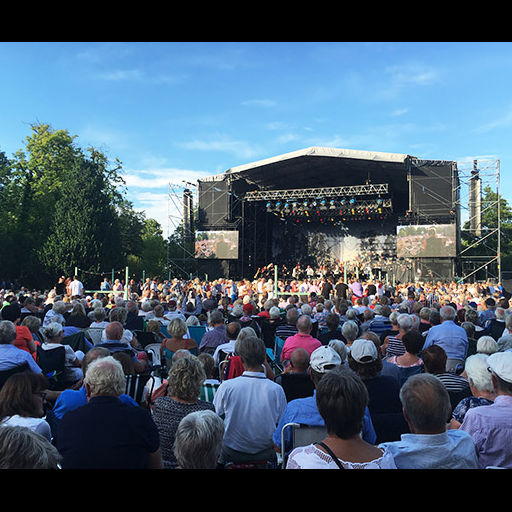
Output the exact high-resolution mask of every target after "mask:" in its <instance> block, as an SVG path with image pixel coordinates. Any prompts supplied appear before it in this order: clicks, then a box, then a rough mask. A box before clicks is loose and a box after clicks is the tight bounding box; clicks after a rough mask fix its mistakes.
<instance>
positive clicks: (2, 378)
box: [0, 362, 30, 389]
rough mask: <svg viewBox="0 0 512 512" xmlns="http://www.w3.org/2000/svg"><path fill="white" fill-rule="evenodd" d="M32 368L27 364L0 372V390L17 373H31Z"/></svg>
mask: <svg viewBox="0 0 512 512" xmlns="http://www.w3.org/2000/svg"><path fill="white" fill-rule="evenodd" d="M29 370H30V367H29V365H28V363H27V362H25V363H23V364H20V365H18V366H14V367H13V368H9V369H8V370H2V371H0V389H2V387H3V385H4V384H5V383H6V381H7V379H8V378H9V377H10V376H11V375H14V374H15V373H21V372H26V371H29Z"/></svg>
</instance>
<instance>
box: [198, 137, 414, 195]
mask: <svg viewBox="0 0 512 512" xmlns="http://www.w3.org/2000/svg"><path fill="white" fill-rule="evenodd" d="M410 159H413V160H414V159H415V157H411V156H409V155H406V154H401V153H383V152H374V151H358V150H352V149H337V148H328V147H317V146H313V147H309V148H305V149H301V150H298V151H293V152H290V153H284V154H282V155H278V156H275V157H272V158H267V159H264V160H259V161H256V162H252V163H249V164H245V165H240V166H237V167H232V168H231V169H228V170H227V171H225V172H224V173H222V174H218V175H215V176H212V177H210V178H207V179H206V180H205V181H210V180H222V179H225V178H227V177H230V178H231V179H232V180H233V181H235V182H238V181H239V180H241V181H242V182H245V183H246V184H247V185H249V187H248V188H251V189H261V190H284V189H293V188H306V187H326V186H343V185H357V184H362V183H365V182H366V180H367V179H370V180H371V182H372V183H389V184H392V188H394V189H395V190H397V191H406V190H407V161H408V160H410ZM244 188H245V187H244Z"/></svg>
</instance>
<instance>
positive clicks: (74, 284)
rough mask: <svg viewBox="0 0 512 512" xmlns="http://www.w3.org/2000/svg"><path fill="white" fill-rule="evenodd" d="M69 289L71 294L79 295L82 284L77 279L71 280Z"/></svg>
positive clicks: (82, 289) (81, 292) (81, 291)
mask: <svg viewBox="0 0 512 512" xmlns="http://www.w3.org/2000/svg"><path fill="white" fill-rule="evenodd" d="M69 290H70V291H71V295H79V296H80V297H81V296H82V295H83V292H84V285H83V284H82V283H81V282H80V281H79V280H78V279H75V280H74V281H71V283H70V285H69Z"/></svg>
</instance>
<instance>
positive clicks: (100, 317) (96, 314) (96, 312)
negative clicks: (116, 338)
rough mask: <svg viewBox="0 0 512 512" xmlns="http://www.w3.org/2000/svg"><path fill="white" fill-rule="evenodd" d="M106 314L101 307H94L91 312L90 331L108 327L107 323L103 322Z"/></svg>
mask: <svg viewBox="0 0 512 512" xmlns="http://www.w3.org/2000/svg"><path fill="white" fill-rule="evenodd" d="M106 317H107V313H106V312H105V309H104V308H103V307H101V306H100V307H95V308H94V309H93V310H92V320H93V321H92V322H91V324H90V325H89V328H91V329H105V327H107V325H108V321H107V320H105V318H106Z"/></svg>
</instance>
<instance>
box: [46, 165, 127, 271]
mask: <svg viewBox="0 0 512 512" xmlns="http://www.w3.org/2000/svg"><path fill="white" fill-rule="evenodd" d="M111 199H112V198H111V197H110V194H109V183H108V179H107V178H106V176H105V175H104V173H103V169H102V166H101V165H99V164H98V163H97V162H95V161H93V160H84V159H81V160H79V159H77V160H76V161H75V163H74V165H73V166H72V167H71V169H69V171H68V173H67V175H66V178H65V180H64V182H63V183H62V186H61V196H60V198H59V199H58V200H57V202H56V204H55V215H54V217H53V223H52V226H51V231H50V234H49V236H48V238H47V240H46V242H45V244H44V245H43V246H42V248H41V251H40V257H41V262H42V263H43V265H44V267H45V270H46V271H47V272H48V273H49V274H51V273H52V272H55V271H56V270H57V269H58V270H59V271H61V272H65V273H66V274H68V275H69V274H71V273H72V272H73V269H74V267H75V266H76V267H79V268H80V269H81V270H83V271H85V272H91V273H93V272H100V271H101V270H104V269H105V268H107V269H109V268H113V267H116V266H119V265H120V264H121V263H122V261H121V260H122V257H121V254H120V252H119V246H120V237H119V219H118V217H117V214H116V211H115V208H114V206H113V205H112V202H111Z"/></svg>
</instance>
